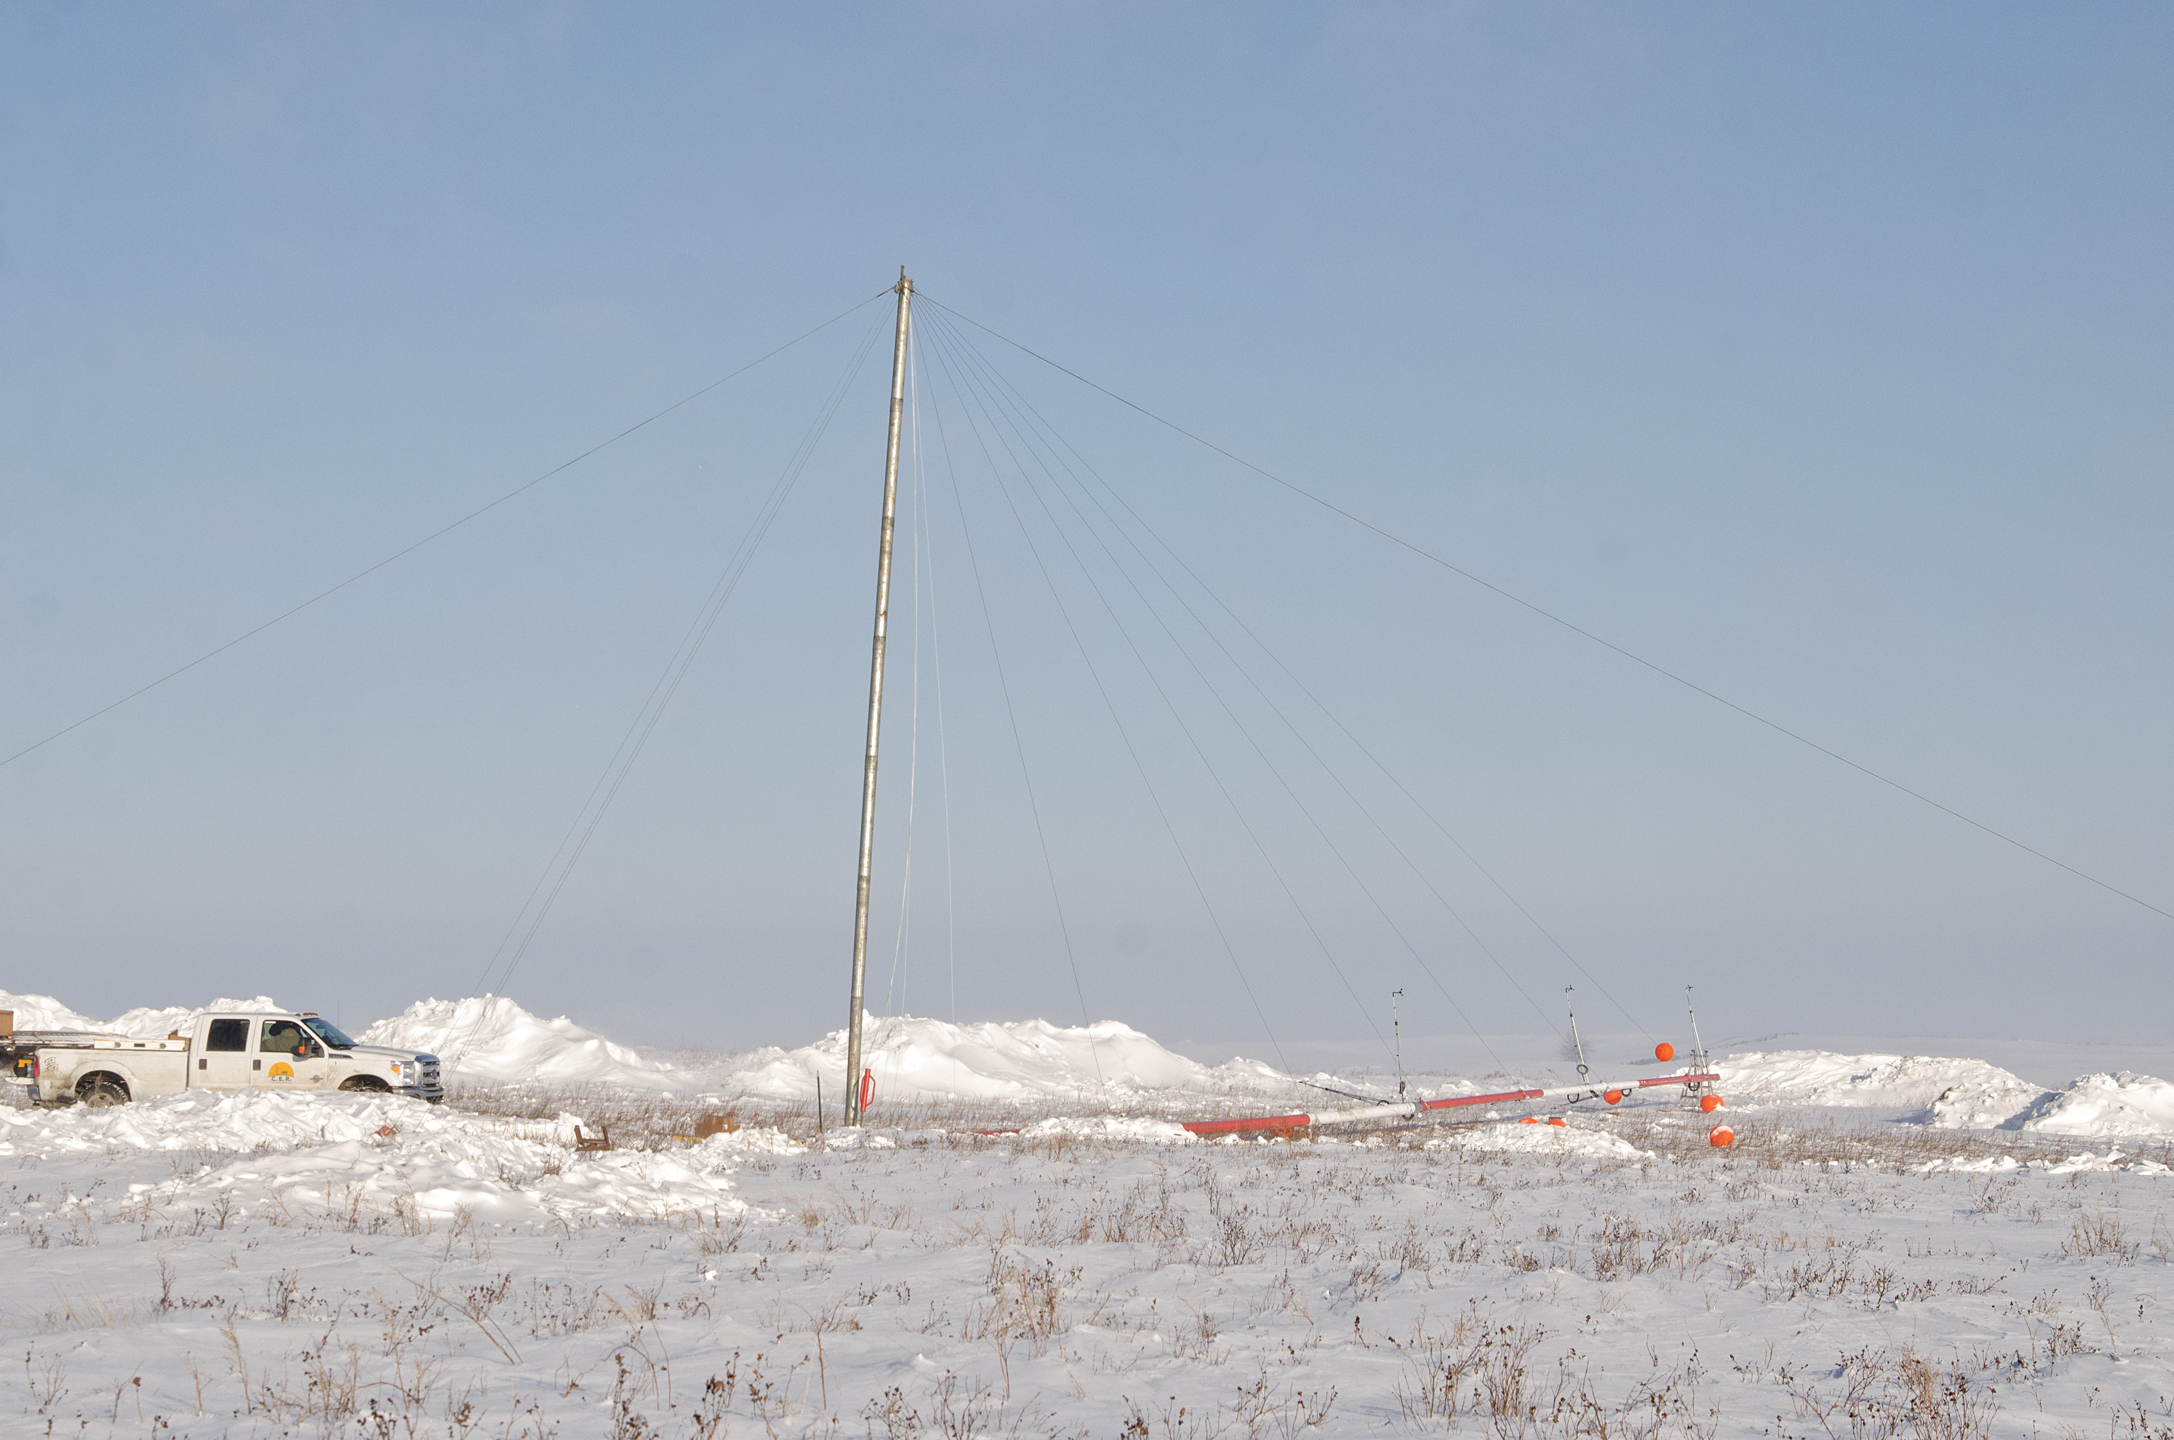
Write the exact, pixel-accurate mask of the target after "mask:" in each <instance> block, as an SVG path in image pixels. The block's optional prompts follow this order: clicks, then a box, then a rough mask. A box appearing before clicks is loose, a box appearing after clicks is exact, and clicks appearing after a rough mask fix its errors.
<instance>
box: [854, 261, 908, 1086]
mask: <svg viewBox="0 0 2174 1440" xmlns="http://www.w3.org/2000/svg"><path fill="white" fill-rule="evenodd" d="M897 289H898V342H897V345H896V348H895V349H893V351H892V352H891V439H890V444H889V445H888V446H886V447H885V449H884V452H883V547H882V549H881V551H879V552H878V554H877V557H876V640H875V647H874V649H875V654H874V658H873V659H872V660H871V661H870V662H869V667H868V769H867V772H866V773H865V775H864V776H863V777H862V779H861V874H860V889H859V892H858V895H857V896H856V898H855V900H854V902H853V1013H852V1016H851V1018H849V1019H848V1020H847V1021H846V1031H845V1123H846V1124H848V1125H858V1124H860V1123H861V1084H860V1080H861V996H862V993H863V983H864V980H865V978H866V974H867V968H868V864H869V855H870V852H871V851H872V850H873V849H874V848H875V842H876V732H877V730H878V729H879V728H880V727H881V726H882V724H883V637H884V632H885V630H886V629H887V628H888V624H889V617H890V610H891V523H892V520H893V518H894V517H895V516H896V515H897V513H898V423H899V419H900V417H901V416H902V414H903V413H904V411H905V405H906V322H907V315H908V312H909V311H910V310H911V309H912V306H913V282H912V281H911V280H908V279H907V278H906V271H905V267H903V266H901V267H899V271H898V286H897Z"/></svg>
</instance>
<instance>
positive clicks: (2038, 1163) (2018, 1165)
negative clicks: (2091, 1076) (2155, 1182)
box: [1917, 1150, 2174, 1175]
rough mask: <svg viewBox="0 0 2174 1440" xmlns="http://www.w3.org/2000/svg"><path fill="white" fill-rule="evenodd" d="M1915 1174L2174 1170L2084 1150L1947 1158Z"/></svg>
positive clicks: (2113, 1153) (2112, 1153) (2154, 1172)
mask: <svg viewBox="0 0 2174 1440" xmlns="http://www.w3.org/2000/svg"><path fill="white" fill-rule="evenodd" d="M1917 1170H1918V1172H1919V1173H1920V1174H1925V1175H2006V1174H2009V1173H2011V1172H2014V1171H2032V1170H2035V1171H2037V1172H2039V1173H2040V1174H2044V1175H2078V1174H2082V1175H2108V1174H2113V1173H2115V1172H2117V1171H2118V1172H2123V1173H2127V1174H2131V1175H2174V1168H2170V1167H2168V1166H2166V1165H2163V1164H2161V1163H2160V1162H2159V1161H2157V1160H2144V1159H2139V1158H2136V1157H2134V1156H2127V1155H2123V1154H2122V1153H2121V1152H2120V1151H2119V1150H2108V1151H2107V1152H2106V1153H2105V1154H2104V1155H2093V1154H2092V1153H2091V1152H2090V1151H2088V1150H2086V1151H2084V1152H2083V1153H2082V1154H2080V1155H2069V1156H2066V1157H2064V1158H2062V1159H2058V1160H2033V1159H2019V1158H2017V1157H2016V1156H2014V1155H1982V1156H1978V1157H1976V1158H1974V1159H1962V1158H1959V1157H1948V1158H1944V1159H1939V1160H1928V1161H1926V1162H1925V1163H1924V1164H1922V1165H1920V1166H1918V1167H1917Z"/></svg>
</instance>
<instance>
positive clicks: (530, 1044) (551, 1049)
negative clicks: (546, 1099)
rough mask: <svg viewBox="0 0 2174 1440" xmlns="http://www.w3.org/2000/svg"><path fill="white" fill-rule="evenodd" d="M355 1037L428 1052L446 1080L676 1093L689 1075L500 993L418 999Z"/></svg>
mask: <svg viewBox="0 0 2174 1440" xmlns="http://www.w3.org/2000/svg"><path fill="white" fill-rule="evenodd" d="M355 1038H356V1039H357V1040H360V1041H361V1042H362V1043H363V1044H365V1045H390V1046H393V1047H395V1048H397V1049H401V1050H421V1051H424V1052H426V1053H428V1054H432V1055H435V1056H437V1057H438V1061H439V1064H440V1065H441V1067H442V1072H443V1074H444V1075H445V1078H446V1079H448V1080H467V1081H484V1082H495V1083H499V1084H508V1085H512V1084H535V1085H619V1086H625V1087H627V1088H630V1089H636V1090H676V1089H680V1088H683V1087H685V1086H686V1085H688V1084H689V1082H690V1079H691V1078H692V1077H689V1076H688V1075H686V1074H685V1073H684V1072H682V1071H680V1070H679V1069H677V1068H676V1067H674V1066H671V1065H664V1064H660V1063H658V1062H656V1061H653V1060H644V1059H643V1058H642V1057H641V1056H639V1055H637V1054H635V1053H634V1052H633V1051H632V1050H629V1049H628V1048H627V1047H626V1046H624V1045H614V1044H613V1043H612V1042H611V1041H609V1040H606V1039H605V1038H604V1037H603V1036H601V1035H599V1034H597V1033H596V1032H595V1031H593V1030H584V1029H583V1028H582V1027H581V1026H579V1025H576V1024H575V1023H574V1022H573V1021H571V1020H569V1019H567V1018H566V1017H565V1016H564V1015H561V1016H559V1018H558V1019H556V1020H545V1019H542V1018H540V1017H538V1016H535V1015H532V1014H530V1013H529V1012H528V1011H526V1010H524V1009H522V1008H521V1007H520V1006H519V1005H517V1004H515V1003H514V1002H513V1001H512V1000H509V999H507V998H506V997H505V996H503V995H483V996H475V997H471V998H469V999H466V1000H418V1001H416V1002H415V1003H414V1004H413V1005H410V1006H409V1007H408V1008H407V1009H406V1010H403V1011H402V1012H401V1013H400V1014H398V1015H396V1016H394V1017H393V1018H392V1019H390V1020H380V1021H378V1022H377V1023H376V1024H375V1025H372V1026H370V1027H369V1028H368V1029H366V1030H364V1031H363V1032H362V1033H361V1034H360V1035H357V1036H356V1037H355Z"/></svg>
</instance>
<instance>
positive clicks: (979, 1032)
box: [713, 1016, 1284, 1105]
mask: <svg viewBox="0 0 2174 1440" xmlns="http://www.w3.org/2000/svg"><path fill="white" fill-rule="evenodd" d="M845 1043H846V1032H845V1031H843V1030H833V1031H832V1032H831V1033H830V1034H828V1035H826V1036H824V1037H823V1038H822V1039H821V1040H819V1041H817V1042H816V1043H815V1044H813V1045H804V1046H802V1047H800V1048H799V1049H797V1050H780V1049H776V1048H774V1047H772V1048H766V1049H763V1050H757V1051H755V1052H753V1053H751V1054H749V1055H746V1056H742V1057H739V1058H738V1059H737V1060H736V1061H735V1063H734V1064H732V1066H731V1067H730V1068H729V1069H728V1070H727V1071H726V1072H724V1073H723V1074H722V1075H720V1076H719V1077H717V1079H716V1080H715V1081H714V1082H713V1083H715V1084H717V1085H719V1086H721V1087H723V1088H729V1089H733V1090H737V1091H740V1092H742V1093H745V1094H748V1095H755V1096H761V1097H765V1098H771V1099H794V1100H799V1099H810V1098H813V1096H814V1094H815V1078H816V1076H818V1075H820V1076H822V1077H823V1078H824V1079H826V1080H828V1081H829V1082H830V1083H831V1084H833V1085H836V1084H839V1083H842V1082H843V1080H844V1078H845ZM861 1055H862V1063H863V1065H864V1066H865V1067H866V1068H868V1069H870V1070H872V1071H874V1072H875V1076H876V1103H877V1104H878V1105H881V1104H882V1103H883V1102H884V1101H885V1100H887V1099H888V1100H937V1099H943V1100H949V1099H961V1100H1014V1101H1020V1100H1052V1099H1067V1100H1081V1099H1091V1100H1096V1101H1101V1100H1108V1099H1115V1098H1121V1097H1125V1096H1128V1095H1136V1094H1140V1093H1142V1092H1147V1091H1171V1090H1188V1091H1193V1092H1195V1093H1198V1094H1202V1095H1208V1094H1228V1093H1230V1092H1232V1091H1234V1090H1246V1089H1258V1088H1262V1087H1263V1086H1264V1085H1271V1084H1280V1083H1281V1082H1283V1080H1284V1077H1283V1075H1282V1074H1281V1072H1279V1071H1276V1070H1274V1069H1271V1068H1270V1067H1269V1066H1266V1065H1262V1064H1259V1063H1257V1062H1255V1061H1251V1060H1232V1061H1229V1062H1228V1063H1226V1064H1223V1065H1216V1066H1208V1065H1203V1064H1201V1063H1200V1062H1199V1061H1197V1060H1188V1059H1186V1058H1185V1057H1184V1056H1182V1055H1179V1054H1177V1053H1176V1052H1174V1051H1171V1050H1166V1049H1164V1048H1163V1047H1162V1046H1161V1045H1159V1044H1157V1043H1156V1042H1155V1041H1153V1040H1151V1039H1149V1038H1148V1037H1147V1036H1146V1035H1143V1034H1141V1033H1140V1032H1139V1031H1137V1030H1135V1029H1133V1028H1132V1027H1131V1026H1130V1025H1126V1024H1124V1023H1122V1022H1121V1021H1116V1020H1103V1021H1099V1022H1097V1023H1095V1024H1093V1025H1052V1024H1050V1023H1049V1022H1048V1021H1046V1020H1013V1021H1005V1022H995V1021H988V1022H984V1023H981V1024H976V1025H954V1024H951V1023H949V1022H947V1021H943V1020H929V1019H922V1018H916V1017H913V1016H896V1017H892V1018H890V1019H885V1020H878V1019H876V1018H874V1017H873V1016H871V1017H869V1018H868V1019H867V1020H866V1021H865V1022H864V1029H863V1031H862V1041H861Z"/></svg>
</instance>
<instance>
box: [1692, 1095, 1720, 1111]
mask: <svg viewBox="0 0 2174 1440" xmlns="http://www.w3.org/2000/svg"><path fill="white" fill-rule="evenodd" d="M1698 1108H1699V1109H1701V1110H1703V1111H1705V1112H1706V1113H1707V1114H1709V1115H1711V1114H1713V1113H1714V1111H1716V1110H1719V1109H1720V1108H1721V1097H1720V1096H1719V1095H1708V1096H1706V1097H1705V1098H1704V1099H1702V1100H1700V1101H1699V1102H1698Z"/></svg>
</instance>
